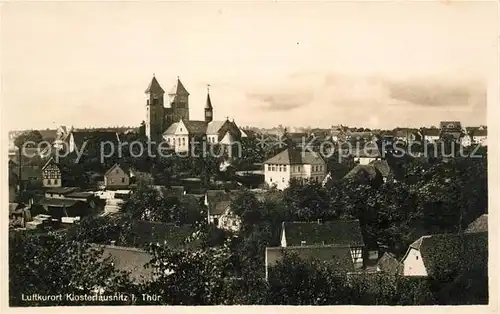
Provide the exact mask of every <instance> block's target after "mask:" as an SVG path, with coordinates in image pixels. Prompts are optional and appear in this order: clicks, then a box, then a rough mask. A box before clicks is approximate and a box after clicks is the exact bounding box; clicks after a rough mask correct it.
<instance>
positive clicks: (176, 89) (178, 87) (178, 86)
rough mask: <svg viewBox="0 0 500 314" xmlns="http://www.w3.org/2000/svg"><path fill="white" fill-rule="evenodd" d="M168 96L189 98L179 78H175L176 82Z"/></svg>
mask: <svg viewBox="0 0 500 314" xmlns="http://www.w3.org/2000/svg"><path fill="white" fill-rule="evenodd" d="M169 95H171V96H173V95H183V96H189V93H188V91H187V90H186V88H185V87H184V85H183V84H182V82H181V80H180V79H179V78H177V82H175V84H174V86H173V87H172V89H171V90H170V93H169Z"/></svg>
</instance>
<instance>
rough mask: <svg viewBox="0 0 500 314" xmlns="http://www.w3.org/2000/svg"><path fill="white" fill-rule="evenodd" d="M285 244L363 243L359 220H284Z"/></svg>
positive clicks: (356, 244) (347, 244) (354, 244)
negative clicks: (303, 242)
mask: <svg viewBox="0 0 500 314" xmlns="http://www.w3.org/2000/svg"><path fill="white" fill-rule="evenodd" d="M283 228H284V229H285V236H286V243H287V246H298V245H301V243H302V241H305V242H306V243H305V245H320V244H323V245H328V244H334V245H346V246H349V245H353V246H359V245H364V243H363V236H362V234H361V226H360V224H359V220H348V221H342V220H339V221H329V222H319V223H318V222H284V223H283Z"/></svg>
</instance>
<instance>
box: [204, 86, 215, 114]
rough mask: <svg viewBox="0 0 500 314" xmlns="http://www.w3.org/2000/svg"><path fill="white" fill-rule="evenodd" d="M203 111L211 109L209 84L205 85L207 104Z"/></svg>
mask: <svg viewBox="0 0 500 314" xmlns="http://www.w3.org/2000/svg"><path fill="white" fill-rule="evenodd" d="M205 109H213V107H212V100H211V99H210V84H208V85H207V102H206V104H205Z"/></svg>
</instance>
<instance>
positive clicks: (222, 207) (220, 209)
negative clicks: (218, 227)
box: [210, 201, 231, 215]
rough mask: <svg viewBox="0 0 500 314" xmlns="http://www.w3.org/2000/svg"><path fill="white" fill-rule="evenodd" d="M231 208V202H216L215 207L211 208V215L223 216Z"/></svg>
mask: <svg viewBox="0 0 500 314" xmlns="http://www.w3.org/2000/svg"><path fill="white" fill-rule="evenodd" d="M230 206H231V201H219V202H215V204H214V205H213V206H210V215H222V214H224V212H225V211H226V209H228V208H229V207H230Z"/></svg>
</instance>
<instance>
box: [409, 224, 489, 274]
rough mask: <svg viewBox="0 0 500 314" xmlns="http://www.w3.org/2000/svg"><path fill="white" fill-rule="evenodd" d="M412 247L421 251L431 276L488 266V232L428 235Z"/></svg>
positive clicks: (411, 246)
mask: <svg viewBox="0 0 500 314" xmlns="http://www.w3.org/2000/svg"><path fill="white" fill-rule="evenodd" d="M412 248H413V249H416V250H418V251H420V254H421V256H422V261H423V263H424V266H425V268H426V270H427V273H428V274H429V276H431V277H434V276H439V275H441V273H443V272H450V271H451V272H452V271H454V270H459V271H463V270H464V269H472V268H477V267H484V266H485V265H487V264H488V233H487V232H480V233H464V234H451V233H450V234H435V235H427V236H423V237H421V238H420V239H418V240H417V241H415V242H414V243H412V244H411V245H410V249H412ZM410 249H409V250H410ZM409 250H408V252H409ZM407 255H408V253H406V256H407ZM406 256H405V258H406ZM405 258H404V259H405ZM404 259H403V260H404Z"/></svg>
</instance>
